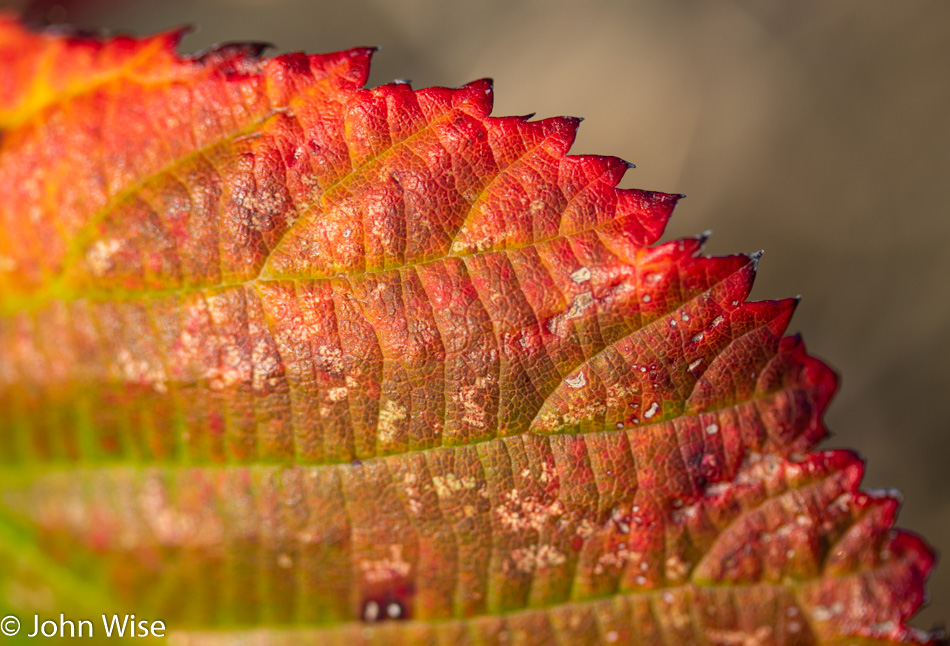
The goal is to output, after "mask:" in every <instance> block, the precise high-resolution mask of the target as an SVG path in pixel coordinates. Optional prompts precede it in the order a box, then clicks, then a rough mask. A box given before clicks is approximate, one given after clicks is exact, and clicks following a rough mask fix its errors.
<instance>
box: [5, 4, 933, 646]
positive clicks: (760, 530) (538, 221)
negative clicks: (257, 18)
mask: <svg viewBox="0 0 950 646" xmlns="http://www.w3.org/2000/svg"><path fill="white" fill-rule="evenodd" d="M178 37H179V34H178V33H177V32H172V33H167V34H162V35H158V36H155V37H151V38H145V39H140V40H139V39H133V38H125V37H120V38H114V39H111V40H99V39H95V38H91V37H74V36H69V35H64V34H54V33H31V32H28V31H26V30H24V29H23V28H22V27H21V26H20V25H19V24H18V23H17V22H16V21H15V20H13V19H10V18H5V19H2V20H0V137H2V139H0V186H2V187H3V199H2V200H0V488H2V492H0V566H2V570H0V572H2V574H0V577H4V578H3V579H2V580H3V581H4V582H5V586H6V587H5V589H6V590H7V591H8V593H7V594H6V596H5V598H3V599H0V609H5V608H9V610H10V611H12V612H19V613H25V612H48V613H51V614H52V613H53V612H54V611H55V613H57V615H58V613H59V612H66V611H67V610H68V609H75V610H76V611H77V612H80V613H81V612H95V613H101V612H108V613H113V612H134V613H135V614H136V615H137V616H138V617H141V618H145V617H150V618H154V619H161V620H163V621H164V622H165V623H166V624H167V626H168V628H169V631H170V632H171V633H172V634H173V635H174V637H175V638H176V639H177V640H178V643H182V644H218V643H231V642H232V641H234V640H235V639H238V638H239V637H240V638H243V639H247V640H249V641H248V643H255V644H257V643H260V644H301V643H321V644H322V643H340V644H352V643H379V644H416V643H426V644H435V643H439V644H443V643H444V644H449V643H453V644H454V643H459V644H488V643H491V644H496V643H497V644H503V643H524V644H552V643H561V644H599V643H605V644H610V643H617V644H622V643H629V644H655V643H663V644H687V643H701V644H722V645H729V644H819V643H820V644H837V643H841V644H845V643H847V644H852V643H854V644H856V643H862V644H871V643H897V642H926V641H928V640H930V639H931V636H928V635H925V634H922V633H919V632H916V631H914V630H912V629H910V628H908V626H907V624H906V620H907V619H908V618H909V617H911V616H912V615H913V614H914V612H915V611H916V610H917V608H918V607H919V606H920V604H921V603H922V599H923V595H924V592H923V586H924V582H925V580H926V577H927V575H928V573H929V571H930V570H931V568H932V565H933V557H932V555H931V553H930V551H929V549H928V548H927V547H926V546H925V545H924V544H923V543H922V542H921V541H920V540H919V539H918V538H916V537H914V536H912V535H910V534H907V533H904V532H900V531H896V530H894V529H892V526H893V521H894V517H895V514H896V507H897V503H896V502H895V500H894V499H893V497H891V496H888V495H872V494H869V493H862V492H861V491H860V490H859V484H860V480H861V475H862V464H861V462H860V460H859V459H858V458H856V457H855V456H854V455H852V454H850V453H847V452H844V451H833V452H824V453H809V451H810V450H811V449H812V448H813V447H814V446H815V445H816V443H817V442H818V441H819V440H821V438H822V437H823V436H824V434H825V430H824V427H823V426H822V422H821V416H822V413H823V411H824V409H825V407H826V405H827V404H828V401H829V399H830V398H831V396H832V394H833V391H834V389H835V377H834V375H833V374H832V373H831V371H830V370H829V369H828V368H827V367H825V366H824V365H823V364H822V363H821V362H819V361H818V360H816V359H813V358H811V357H809V356H808V355H807V354H806V352H805V349H804V346H803V344H802V342H801V341H800V340H799V339H798V338H795V337H783V335H784V332H785V329H786V326H787V324H788V321H789V318H790V317H791V315H792V311H793V309H794V306H795V301H793V300H787V301H766V302H751V303H750V302H746V298H747V296H748V294H749V290H750V288H751V285H752V280H753V277H754V274H755V269H756V265H757V263H758V256H754V255H753V256H747V255H739V256H731V257H725V258H707V257H704V256H702V255H701V248H702V242H703V241H702V239H688V240H681V241H675V242H670V243H665V244H657V240H658V238H659V237H660V235H661V234H662V231H663V229H664V226H665V223H666V220H667V218H668V217H669V215H670V212H671V211H672V209H673V206H674V204H675V203H676V200H677V196H673V195H666V194H662V193H652V192H647V191H640V190H625V189H618V188H616V185H617V182H618V181H619V180H620V178H621V177H622V175H623V174H624V172H625V170H626V168H627V165H626V164H625V163H624V162H622V161H621V160H618V159H615V158H611V157H593V156H568V155H567V152H568V149H569V148H570V145H571V143H572V141H573V138H574V134H575V130H576V128H577V125H578V120H576V119H566V118H557V119H545V120H541V121H530V120H529V119H527V118H520V117H507V118H498V117H490V116H488V115H489V112H490V108H491V85H490V83H489V82H487V81H478V82H475V83H472V84H469V85H467V86H464V87H462V88H458V89H446V88H429V89H424V90H413V89H411V88H410V87H409V86H408V85H406V84H398V83H397V84H392V85H386V86H382V87H379V88H375V89H361V88H362V85H363V83H364V82H365V80H366V75H367V71H368V63H369V58H370V54H371V50H367V49H356V50H351V51H347V52H340V53H336V54H328V55H317V56H305V55H302V54H287V55H283V56H279V57H277V58H273V59H262V58H260V57H259V54H260V51H259V48H258V47H256V46H252V45H227V46H223V47H219V48H216V49H213V50H211V51H209V52H206V53H204V54H202V55H199V56H197V57H180V56H178V55H177V54H176V53H175V46H176V44H177V41H178ZM9 591H12V592H9Z"/></svg>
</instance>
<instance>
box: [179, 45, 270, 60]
mask: <svg viewBox="0 0 950 646" xmlns="http://www.w3.org/2000/svg"><path fill="white" fill-rule="evenodd" d="M274 47H276V45H274V44H273V43H268V42H264V41H252V42H223V43H216V44H214V45H212V46H211V47H208V48H205V49H202V50H200V51H198V52H195V53H194V54H193V55H192V56H191V59H192V60H194V61H197V62H199V63H205V62H207V61H209V60H211V59H214V58H218V57H220V58H228V57H230V56H234V57H241V56H243V57H247V58H251V59H258V58H260V57H261V55H262V54H263V53H264V52H265V51H267V50H268V49H273V48H274Z"/></svg>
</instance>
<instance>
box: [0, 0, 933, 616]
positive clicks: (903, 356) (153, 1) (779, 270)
mask: <svg viewBox="0 0 950 646" xmlns="http://www.w3.org/2000/svg"><path fill="white" fill-rule="evenodd" d="M28 4H31V3H29V2H13V1H10V0H7V1H6V2H3V0H0V6H3V5H6V6H13V5H18V6H19V8H23V7H24V5H28ZM28 10H29V11H30V12H31V13H32V15H33V17H34V18H35V19H38V20H47V21H49V20H51V21H53V22H61V21H68V22H72V23H74V24H78V25H80V26H83V27H88V28H97V27H105V28H109V29H112V30H118V31H124V32H132V33H147V32H152V31H156V30H161V29H167V28H170V27H174V26H177V25H181V24H192V25H195V26H196V27H197V30H196V31H195V32H194V33H192V34H191V35H189V36H188V37H187V38H186V39H185V42H184V45H183V50H184V51H188V52H191V51H195V50H198V49H201V48H203V47H206V46H208V45H211V44H212V43H215V42H219V41H222V40H256V41H260V40H264V41H270V42H273V43H276V44H277V45H278V46H279V47H278V49H277V50H276V51H287V50H298V49H300V50H308V51H311V52H315V51H331V50H336V49H343V48H348V47H351V46H355V45H380V46H382V48H383V49H382V51H381V52H379V53H378V54H377V57H376V63H375V66H374V71H373V74H372V77H371V79H370V83H371V84H373V85H376V84H380V83H385V82H388V81H390V80H392V79H395V78H410V79H412V80H413V82H414V85H415V86H416V87H422V86H426V85H453V86H454V85H460V84H462V83H464V82H466V81H469V80H472V79H475V78H479V77H484V76H490V77H493V78H494V79H495V90H496V97H497V98H496V109H495V114H499V115H500V114H525V113H530V112H537V113H538V115H539V116H553V115H560V114H566V115H576V116H583V117H586V118H587V121H586V122H585V123H584V124H583V126H582V127H581V130H580V135H579V137H578V141H577V144H576V145H575V148H574V152H579V153H599V154H612V155H617V156H620V157H623V158H625V159H628V160H630V161H632V162H634V163H636V164H637V165H638V168H637V169H636V170H633V171H631V172H630V173H629V174H628V175H627V179H626V180H625V182H624V185H626V186H637V187H642V188H650V189H656V190H664V191H670V192H682V193H686V194H687V195H688V196H689V198H688V199H687V200H684V201H683V202H682V203H681V204H680V206H679V208H678V209H677V212H676V214H675V216H674V218H673V221H672V223H671V225H670V229H669V232H668V235H667V238H669V237H678V236H683V235H692V234H695V233H698V232H700V231H703V230H705V229H713V230H714V231H715V235H714V236H713V238H712V239H711V240H710V243H709V246H708V250H709V252H711V253H717V254H723V253H730V252H735V251H755V250H757V249H765V251H766V255H765V257H764V259H763V262H762V265H761V267H760V273H759V279H758V283H757V285H756V289H755V292H754V294H753V295H754V296H755V297H758V298H778V297H783V296H789V295H794V294H802V295H803V297H804V299H803V301H802V303H801V306H800V307H799V311H798V313H797V315H796V317H795V319H794V321H793V324H792V331H799V330H800V331H802V332H803V333H804V336H805V339H806V341H807V342H808V344H809V347H810V349H811V351H812V352H813V353H814V354H816V355H818V356H820V357H822V358H824V359H826V360H827V361H828V362H829V363H831V364H832V365H833V366H834V367H835V368H836V369H837V370H838V371H839V372H840V373H841V374H843V376H844V380H843V385H842V388H841V391H840V394H839V396H838V398H837V400H836V401H835V402H834V404H833V405H832V407H831V410H830V412H829V414H828V417H827V420H828V424H829V426H830V427H831V428H832V430H833V431H834V432H835V434H836V435H835V437H833V438H832V439H831V440H830V441H828V442H826V443H825V445H824V446H826V447H851V448H855V449H857V450H859V451H860V452H861V453H862V454H863V455H864V456H865V457H866V458H867V459H868V461H869V468H868V473H867V477H866V479H865V486H866V487H871V488H874V487H897V488H899V489H901V490H902V491H903V492H904V494H905V495H906V498H907V500H906V503H905V504H904V508H903V512H902V514H901V519H900V524H901V525H902V526H904V527H907V528H910V529H912V530H914V531H916V532H919V533H921V534H923V535H925V536H926V537H927V538H928V540H929V541H930V542H931V543H932V544H933V545H934V546H935V547H936V548H937V549H938V550H941V551H943V552H944V553H950V494H948V491H950V486H948V484H947V480H948V476H950V463H948V464H944V463H945V462H948V449H950V422H948V419H950V414H948V411H947V405H948V403H950V396H948V395H950V297H948V295H950V287H948V285H947V282H948V280H950V251H948V238H950V217H948V214H950V207H948V204H950V196H948V190H947V189H948V188H950V2H947V1H946V0H784V1H782V0H681V1H672V0H637V1H633V0H627V1H626V2H606V1H605V2H593V1H588V2H586V3H581V2H571V1H570V0H538V1H534V2H529V1H526V2H519V1H515V0H508V1H506V2H501V1H499V0H478V1H470V2H465V3H462V2H458V3H455V2H437V1H434V0H398V1H397V0H356V1H350V2H341V1H337V2H317V1H309V2H308V1H306V0H133V1H130V0H126V1H125V2H119V1H109V0H85V1H81V0H80V1H73V2H64V3H55V2H33V3H32V5H31V6H30V7H28ZM930 590H931V600H932V601H931V606H930V607H929V608H927V609H925V610H924V611H923V612H922V613H921V615H920V618H919V620H918V621H916V622H915V624H917V625H918V626H921V627H930V626H932V625H933V624H934V623H936V622H940V621H942V620H944V621H945V620H948V619H950V614H948V611H947V608H948V607H950V566H944V567H943V568H940V569H938V571H937V573H936V574H935V576H934V577H933V579H932V582H931V586H930Z"/></svg>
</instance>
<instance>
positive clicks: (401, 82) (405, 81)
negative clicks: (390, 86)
mask: <svg viewBox="0 0 950 646" xmlns="http://www.w3.org/2000/svg"><path fill="white" fill-rule="evenodd" d="M393 83H395V84H396V85H412V81H411V80H410V79H393Z"/></svg>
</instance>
